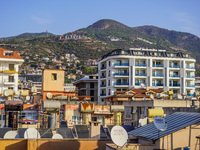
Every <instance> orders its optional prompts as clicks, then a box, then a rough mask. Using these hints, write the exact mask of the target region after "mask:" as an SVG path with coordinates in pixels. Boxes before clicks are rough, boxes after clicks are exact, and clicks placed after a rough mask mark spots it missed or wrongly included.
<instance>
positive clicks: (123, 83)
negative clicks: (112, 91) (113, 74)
mask: <svg viewBox="0 0 200 150" xmlns="http://www.w3.org/2000/svg"><path fill="white" fill-rule="evenodd" d="M114 85H129V83H128V82H121V83H120V82H115V83H114Z"/></svg>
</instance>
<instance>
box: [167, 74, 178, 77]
mask: <svg viewBox="0 0 200 150" xmlns="http://www.w3.org/2000/svg"><path fill="white" fill-rule="evenodd" d="M169 77H180V75H177V74H170V75H169Z"/></svg>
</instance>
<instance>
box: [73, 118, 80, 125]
mask: <svg viewBox="0 0 200 150" xmlns="http://www.w3.org/2000/svg"><path fill="white" fill-rule="evenodd" d="M72 124H74V125H76V124H82V117H81V116H72Z"/></svg>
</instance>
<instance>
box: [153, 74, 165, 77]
mask: <svg viewBox="0 0 200 150" xmlns="http://www.w3.org/2000/svg"><path fill="white" fill-rule="evenodd" d="M152 76H153V77H163V74H152Z"/></svg>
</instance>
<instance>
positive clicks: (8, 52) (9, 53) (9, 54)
mask: <svg viewBox="0 0 200 150" xmlns="http://www.w3.org/2000/svg"><path fill="white" fill-rule="evenodd" d="M4 56H13V52H12V51H4Z"/></svg>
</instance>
